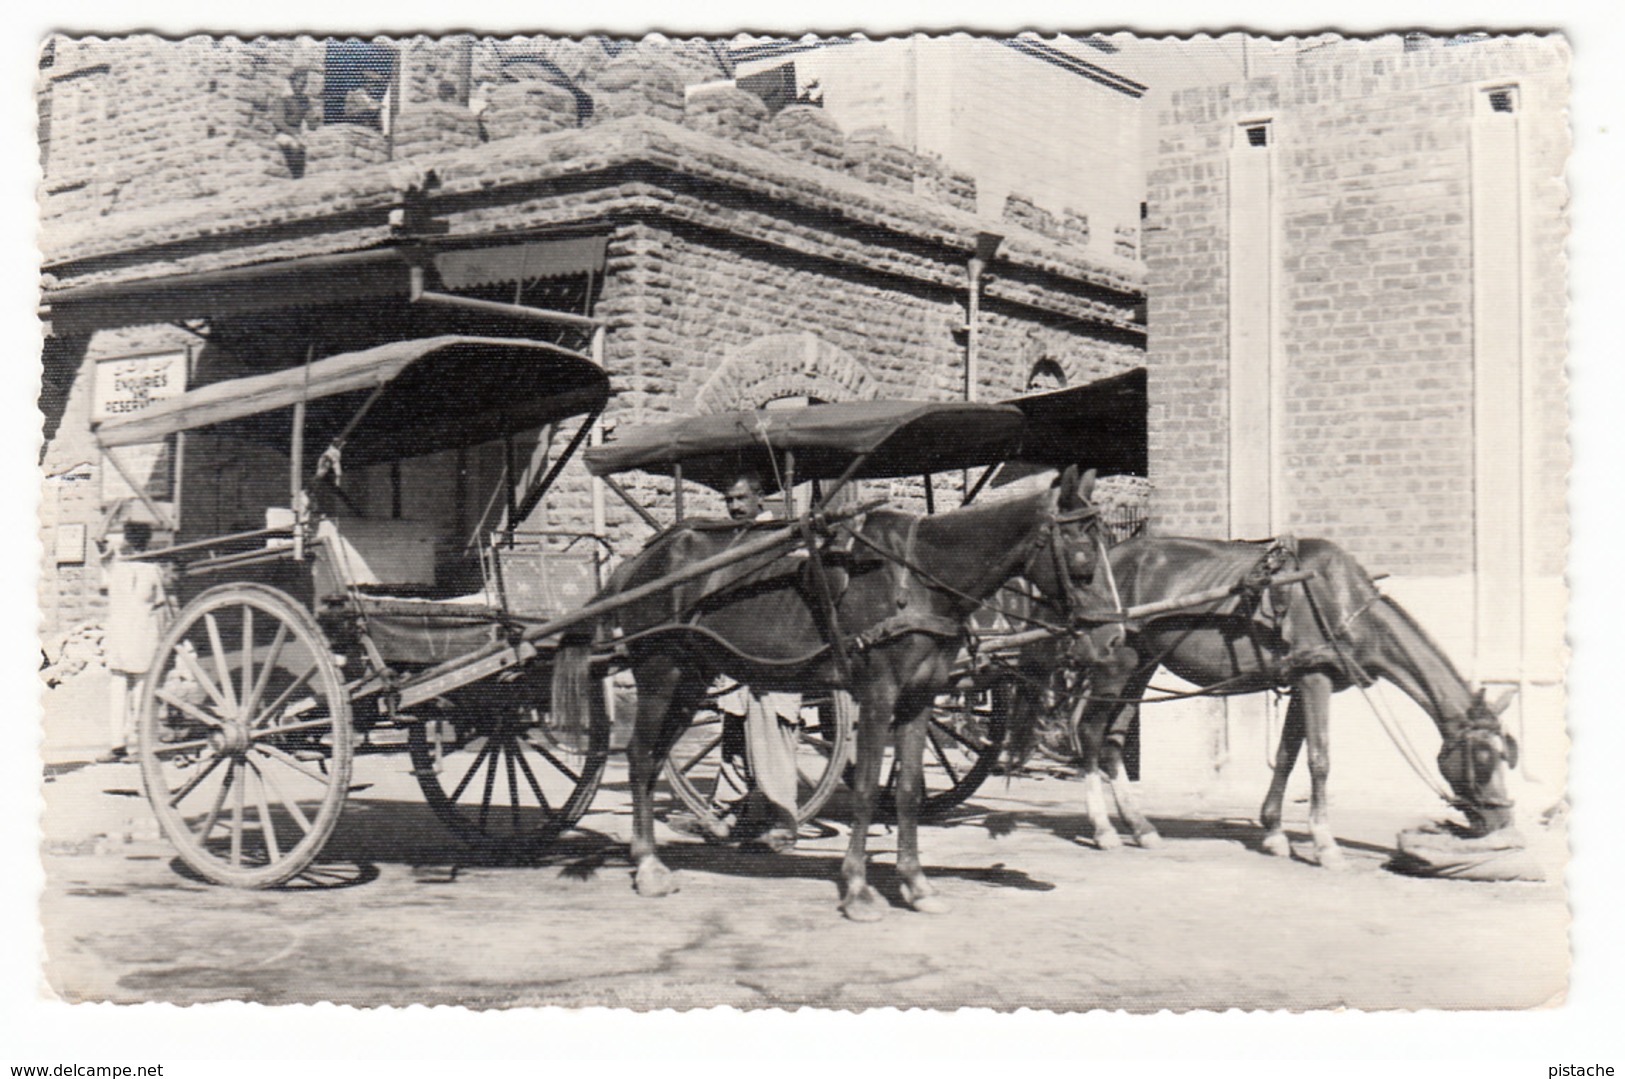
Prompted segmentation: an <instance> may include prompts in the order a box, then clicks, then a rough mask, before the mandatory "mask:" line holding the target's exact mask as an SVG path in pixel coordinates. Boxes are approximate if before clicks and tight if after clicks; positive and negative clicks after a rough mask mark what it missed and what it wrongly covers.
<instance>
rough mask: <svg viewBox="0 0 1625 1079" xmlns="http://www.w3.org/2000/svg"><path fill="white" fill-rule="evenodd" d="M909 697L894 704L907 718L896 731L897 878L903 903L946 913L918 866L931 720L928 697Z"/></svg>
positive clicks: (923, 910) (927, 911)
mask: <svg viewBox="0 0 1625 1079" xmlns="http://www.w3.org/2000/svg"><path fill="white" fill-rule="evenodd" d="M919 696H920V695H918V694H909V695H908V696H907V697H905V698H904V700H903V701H902V702H900V703H899V705H898V712H899V714H900V715H903V716H906V717H907V718H906V719H905V720H904V721H903V723H902V726H900V727H899V728H898V730H897V757H896V759H895V761H894V763H893V767H895V768H896V769H897V793H896V797H897V876H898V878H899V879H900V880H901V881H902V892H903V900H904V901H905V902H906V903H908V905H909V906H911V907H913V908H914V909H915V910H917V911H919V912H920V913H921V914H946V913H948V911H949V910H950V909H951V908H950V907H949V905H948V901H947V900H945V899H943V898H942V896H940V895H938V894H937V889H936V886H935V885H933V884H932V883H931V881H930V880H929V879H927V877H926V875H925V869H924V867H922V866H921V865H920V801H921V799H922V797H923V796H924V794H925V777H924V771H923V761H924V758H925V733H926V724H927V723H928V722H930V718H931V698H930V697H924V698H923V699H917V698H918V697H919Z"/></svg>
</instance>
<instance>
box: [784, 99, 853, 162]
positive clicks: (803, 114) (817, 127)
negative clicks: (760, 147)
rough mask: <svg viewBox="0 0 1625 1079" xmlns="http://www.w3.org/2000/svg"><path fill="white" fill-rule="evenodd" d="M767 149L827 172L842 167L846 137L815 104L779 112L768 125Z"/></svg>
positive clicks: (792, 106) (790, 107)
mask: <svg viewBox="0 0 1625 1079" xmlns="http://www.w3.org/2000/svg"><path fill="white" fill-rule="evenodd" d="M767 141H768V146H769V147H770V148H771V149H772V150H773V151H774V152H775V153H779V154H783V155H784V156H785V157H788V158H793V159H794V160H796V161H803V162H806V163H807V164H809V165H819V166H822V167H823V168H827V169H840V168H843V167H844V166H845V162H846V158H845V155H844V144H845V142H846V137H845V135H844V134H843V133H842V132H841V128H840V125H839V124H837V123H836V122H835V121H834V120H832V119H830V117H829V115H828V114H827V113H826V112H824V110H823V109H821V108H819V107H817V106H814V105H791V106H789V107H788V108H784V109H780V110H779V112H778V114H777V115H776V116H774V117H773V119H772V120H770V121H769V122H768V125H767Z"/></svg>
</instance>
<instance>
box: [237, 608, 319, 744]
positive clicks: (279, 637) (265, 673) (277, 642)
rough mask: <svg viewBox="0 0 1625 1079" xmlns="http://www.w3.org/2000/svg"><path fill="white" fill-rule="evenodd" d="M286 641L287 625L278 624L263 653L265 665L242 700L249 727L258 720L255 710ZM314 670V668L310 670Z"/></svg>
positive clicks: (284, 623)
mask: <svg viewBox="0 0 1625 1079" xmlns="http://www.w3.org/2000/svg"><path fill="white" fill-rule="evenodd" d="M287 639H288V624H287V623H286V622H278V623H277V625H276V636H275V637H273V638H271V647H270V649H269V650H268V651H267V652H266V653H265V665H264V666H262V667H261V668H260V676H259V677H258V678H256V679H255V680H254V687H253V688H252V689H250V690H248V691H247V695H246V696H245V697H244V698H243V715H244V716H245V717H249V718H250V722H249V726H251V727H252V726H254V725H255V724H257V723H258V722H259V720H260V716H259V715H258V714H256V713H255V711H254V710H255V709H256V708H258V707H259V705H260V698H261V697H263V696H264V695H265V687H266V685H267V684H268V683H269V682H270V681H271V672H272V671H274V670H276V661H277V660H278V659H280V658H282V646H283V644H284V643H286V642H287ZM312 669H314V668H312Z"/></svg>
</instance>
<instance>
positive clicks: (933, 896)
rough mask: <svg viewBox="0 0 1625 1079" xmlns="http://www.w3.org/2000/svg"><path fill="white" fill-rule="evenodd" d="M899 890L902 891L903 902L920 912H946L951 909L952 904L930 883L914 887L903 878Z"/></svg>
mask: <svg viewBox="0 0 1625 1079" xmlns="http://www.w3.org/2000/svg"><path fill="white" fill-rule="evenodd" d="M927 889H929V890H927ZM901 891H902V893H903V902H905V903H907V904H908V905H909V906H910V907H911V908H912V909H914V910H917V911H919V912H920V913H921V914H947V913H948V912H949V911H951V910H953V907H952V905H950V904H949V902H948V901H947V900H946V899H944V898H942V896H941V895H940V894H938V893H937V891H936V889H934V888H931V887H930V885H926V886H925V887H915V886H914V885H912V884H910V883H909V882H908V881H906V880H905V881H903V884H902V888H901Z"/></svg>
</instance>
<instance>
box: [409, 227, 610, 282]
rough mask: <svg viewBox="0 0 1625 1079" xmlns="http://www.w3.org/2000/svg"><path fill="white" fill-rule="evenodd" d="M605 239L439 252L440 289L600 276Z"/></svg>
mask: <svg viewBox="0 0 1625 1079" xmlns="http://www.w3.org/2000/svg"><path fill="white" fill-rule="evenodd" d="M608 249H609V237H608V236H576V237H571V238H568V239H560V240H538V241H536V242H534V243H524V244H504V245H503V246H501V247H471V248H467V249H465V250H462V251H442V252H440V253H439V254H437V255H435V257H434V268H435V272H436V273H438V274H439V275H440V284H441V286H442V287H443V288H449V289H463V288H478V287H480V286H482V285H505V284H513V283H519V284H526V283H529V282H531V281H538V280H540V279H541V278H544V277H568V276H570V275H572V274H581V273H588V272H589V271H590V272H593V273H603V271H604V257H605V253H606V251H607V250H608Z"/></svg>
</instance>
